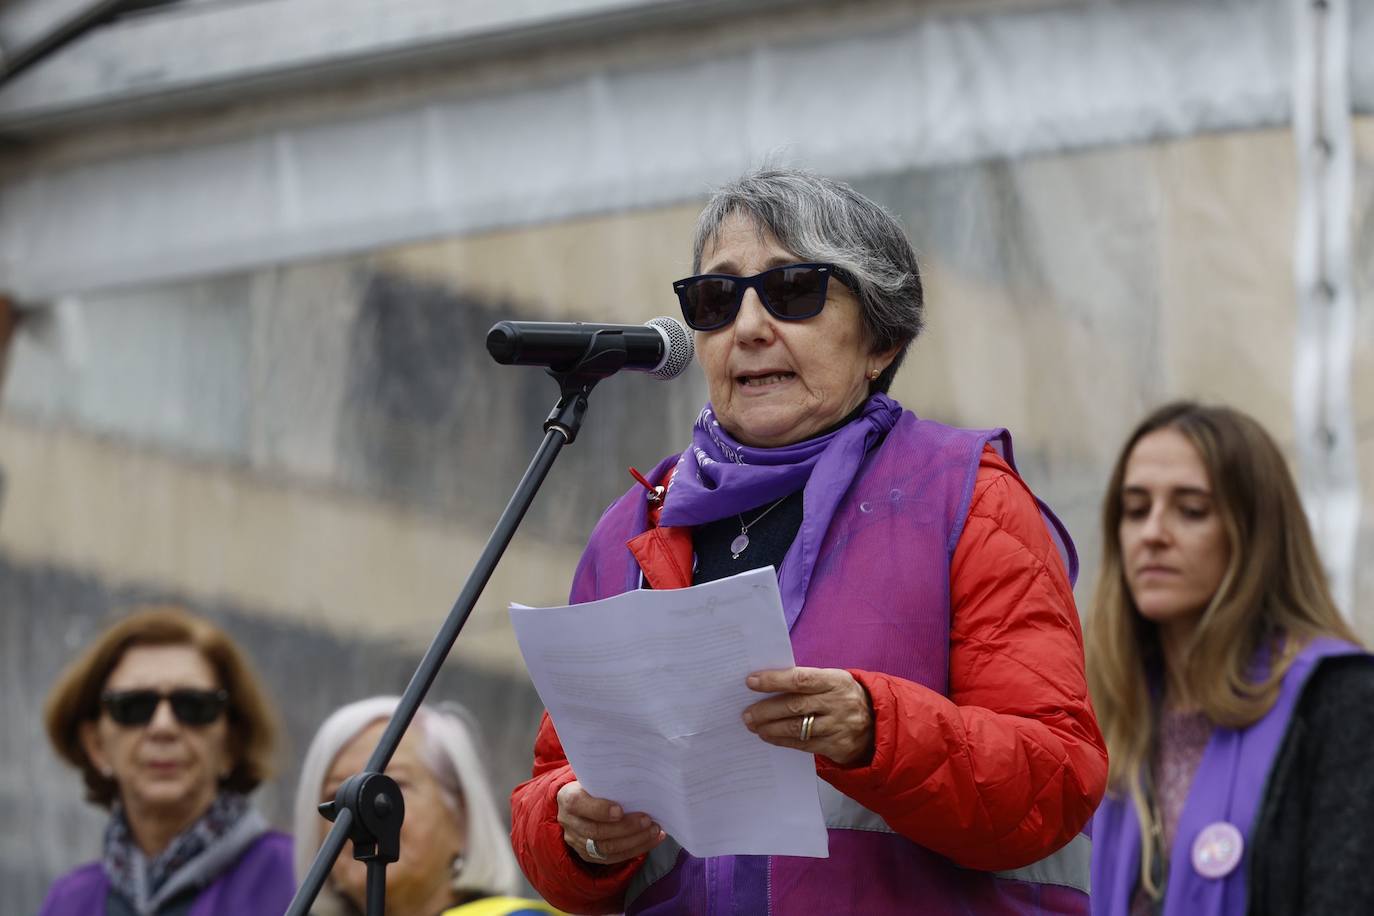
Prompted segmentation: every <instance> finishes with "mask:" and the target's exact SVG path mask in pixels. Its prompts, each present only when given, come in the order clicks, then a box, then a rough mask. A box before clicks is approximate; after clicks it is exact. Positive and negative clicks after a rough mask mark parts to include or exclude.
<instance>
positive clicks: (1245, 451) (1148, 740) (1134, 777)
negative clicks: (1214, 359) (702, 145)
mask: <svg viewBox="0 0 1374 916" xmlns="http://www.w3.org/2000/svg"><path fill="white" fill-rule="evenodd" d="M1163 429H1171V430H1174V431H1176V432H1178V433H1180V434H1181V435H1183V436H1184V437H1185V438H1186V439H1187V440H1188V441H1189V442H1190V443H1192V445H1193V447H1194V448H1195V449H1196V450H1197V453H1198V456H1199V457H1200V458H1201V459H1202V463H1203V465H1204V466H1205V467H1206V469H1207V476H1208V480H1209V481H1210V484H1211V487H1212V492H1213V499H1214V501H1215V504H1216V506H1217V510H1218V512H1219V513H1220V516H1221V520H1222V524H1223V527H1224V529H1225V531H1226V538H1227V541H1228V544H1229V546H1230V560H1229V562H1228V564H1227V568H1226V571H1225V573H1224V574H1223V576H1222V580H1221V584H1220V585H1219V586H1218V587H1217V590H1216V592H1215V594H1213V595H1212V599H1211V601H1210V602H1209V603H1208V605H1207V607H1206V608H1205V609H1204V610H1203V612H1202V616H1201V618H1200V619H1199V622H1198V625H1197V629H1196V631H1195V632H1194V634H1193V638H1192V641H1191V643H1190V644H1189V646H1188V649H1187V655H1186V660H1187V661H1186V664H1184V665H1183V667H1182V670H1181V671H1172V672H1170V674H1171V675H1172V676H1173V677H1175V678H1177V679H1178V680H1179V681H1180V682H1181V683H1182V684H1183V685H1184V687H1185V688H1186V691H1187V695H1188V697H1189V698H1190V699H1191V700H1193V701H1194V702H1196V703H1197V705H1198V707H1199V708H1200V709H1201V711H1202V712H1203V713H1205V714H1206V716H1207V718H1208V719H1210V720H1211V721H1212V722H1213V723H1215V724H1216V725H1220V726H1225V727H1229V728H1244V727H1246V726H1249V725H1252V724H1253V723H1255V722H1256V721H1258V720H1259V719H1260V718H1262V717H1263V716H1264V715H1265V713H1267V712H1268V711H1269V709H1270V707H1271V706H1272V705H1273V704H1274V701H1275V699H1276V698H1277V696H1278V690H1279V685H1280V682H1281V681H1282V679H1283V675H1284V673H1285V672H1286V671H1287V670H1288V665H1289V664H1290V663H1291V662H1292V660H1293V657H1294V655H1296V653H1297V651H1298V650H1299V649H1301V648H1302V646H1303V645H1305V644H1306V643H1307V642H1308V641H1309V640H1310V639H1312V638H1313V637H1316V636H1333V637H1336V638H1338V639H1343V640H1346V641H1348V642H1352V643H1358V641H1359V640H1358V639H1357V637H1356V636H1355V634H1354V633H1353V632H1352V631H1351V630H1350V627H1349V626H1347V624H1346V622H1345V620H1344V619H1343V618H1342V617H1341V615H1340V612H1339V611H1338V610H1337V609H1336V605H1335V602H1334V601H1333V600H1332V598H1331V592H1330V590H1329V588H1328V586H1327V582H1326V574H1325V572H1324V571H1323V569H1322V565H1321V560H1320V558H1319V557H1318V555H1317V549H1316V546H1315V544H1314V543H1313V540H1312V533H1311V530H1310V528H1309V527H1308V524H1307V516H1306V515H1305V514H1304V512H1303V508H1302V502H1301V500H1300V499H1299V497H1298V492H1297V488H1296V487H1295V486H1294V484H1293V478H1292V476H1291V475H1290V474H1289V472H1288V466H1287V464H1286V463H1285V461H1284V458H1283V455H1282V453H1281V452H1280V451H1279V449H1278V446H1277V445H1275V443H1274V440H1273V439H1272V438H1271V437H1270V436H1269V434H1268V433H1267V432H1265V430H1264V427H1262V426H1260V424H1259V423H1258V422H1256V421H1255V420H1254V419H1252V418H1251V417H1249V416H1247V415H1246V414H1244V413H1241V412H1240V411H1238V410H1234V409H1232V408H1229V407H1213V406H1204V405H1199V404H1195V403H1192V402H1188V401H1177V402H1174V403H1171V404H1166V405H1165V406H1163V407H1160V408H1159V409H1158V410H1156V411H1154V412H1153V413H1151V414H1150V415H1149V416H1148V417H1146V418H1145V419H1144V420H1143V421H1141V423H1140V425H1139V426H1137V427H1136V429H1135V431H1134V432H1132V433H1131V435H1130V437H1129V438H1128V439H1127V440H1126V444H1125V446H1124V447H1123V448H1122V449H1121V454H1120V455H1119V456H1118V458H1117V461H1116V465H1115V467H1114V468H1113V469H1112V476H1111V481H1110V483H1109V484H1108V486H1107V493H1106V496H1105V497H1104V499H1103V503H1102V566H1101V572H1100V575H1099V577H1098V581H1097V594H1096V597H1095V600H1094V602H1093V611H1092V614H1091V615H1090V616H1089V619H1088V621H1087V625H1086V628H1085V633H1084V639H1085V645H1086V649H1087V662H1088V684H1089V688H1090V689H1091V691H1092V699H1093V707H1094V708H1095V710H1096V712H1097V721H1098V723H1099V724H1100V725H1101V727H1102V734H1103V736H1104V737H1105V738H1106V741H1107V757H1108V761H1109V762H1108V772H1107V785H1108V791H1111V792H1118V793H1120V792H1125V793H1127V794H1129V795H1130V797H1131V800H1132V803H1133V804H1134V807H1135V810H1136V814H1137V816H1138V817H1139V819H1140V825H1141V835H1142V837H1145V838H1148V837H1150V836H1151V835H1152V834H1153V832H1154V830H1155V829H1156V828H1157V827H1158V823H1157V821H1158V816H1157V814H1156V813H1155V812H1154V811H1153V810H1151V807H1150V805H1149V803H1148V801H1147V799H1146V795H1145V791H1144V787H1143V785H1142V773H1143V770H1144V767H1145V765H1146V761H1147V760H1148V759H1149V756H1150V754H1151V753H1152V751H1153V749H1154V746H1155V741H1156V737H1157V735H1156V732H1157V729H1158V718H1157V715H1156V703H1155V699H1154V697H1153V696H1152V691H1151V676H1152V673H1153V674H1156V675H1158V674H1161V673H1162V666H1163V658H1162V656H1161V653H1160V647H1159V638H1158V634H1157V632H1156V629H1155V626H1154V624H1152V623H1150V622H1149V621H1147V620H1146V619H1145V618H1144V617H1142V616H1141V615H1140V613H1139V611H1138V610H1137V608H1136V606H1135V601H1134V600H1133V599H1132V597H1131V593H1130V589H1129V588H1128V587H1127V584H1126V576H1125V570H1124V567H1123V563H1122V556H1121V540H1120V530H1121V518H1122V499H1121V497H1122V486H1123V483H1124V479H1125V474H1126V464H1127V462H1128V461H1129V459H1130V456H1131V452H1132V451H1133V450H1134V449H1135V446H1136V444H1137V443H1138V442H1139V441H1140V440H1141V439H1143V438H1144V437H1145V436H1147V435H1149V434H1150V433H1153V432H1157V431H1159V430H1163ZM1261 647H1267V648H1268V649H1269V650H1270V652H1271V653H1272V655H1271V658H1272V659H1273V663H1272V665H1271V666H1270V668H1269V671H1268V672H1267V674H1266V675H1264V676H1263V677H1261V678H1259V679H1255V677H1254V673H1255V672H1254V670H1253V668H1252V663H1253V662H1254V659H1255V655H1256V653H1257V652H1258V651H1259V650H1260V649H1261ZM1166 854H1167V853H1166ZM1153 859H1154V847H1153V844H1151V843H1149V842H1144V843H1142V844H1141V863H1140V867H1141V883H1142V885H1143V886H1144V887H1145V888H1146V889H1147V890H1149V891H1150V892H1151V893H1152V894H1155V895H1158V893H1159V891H1160V888H1158V887H1156V886H1155V884H1156V883H1155V881H1154V880H1153V877H1152V874H1151V872H1152V868H1153V864H1154V863H1153Z"/></svg>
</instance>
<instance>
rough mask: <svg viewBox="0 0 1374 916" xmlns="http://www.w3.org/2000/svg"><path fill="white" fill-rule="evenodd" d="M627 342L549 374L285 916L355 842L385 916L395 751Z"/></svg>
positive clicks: (298, 914) (395, 849)
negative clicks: (517, 450) (511, 461)
mask: <svg viewBox="0 0 1374 916" xmlns="http://www.w3.org/2000/svg"><path fill="white" fill-rule="evenodd" d="M625 359H626V351H625V341H624V338H623V336H622V335H619V334H596V335H595V336H594V337H593V338H592V341H591V343H590V344H588V346H587V351H586V352H585V353H583V354H582V356H581V357H580V358H579V359H578V360H577V362H576V363H574V364H572V365H570V366H568V367H567V368H551V369H549V370H548V373H549V375H551V376H553V377H554V378H555V379H556V380H557V381H558V387H559V392H560V394H559V398H558V402H557V403H556V404H555V405H554V407H553V411H552V412H551V413H550V414H549V418H548V419H547V420H545V421H544V441H543V442H542V443H541V444H540V445H539V448H538V449H537V450H536V451H535V453H534V458H533V460H531V461H530V465H529V467H528V468H526V469H525V476H524V477H522V478H520V483H519V484H518V485H517V486H516V488H515V493H514V494H513V495H512V496H511V498H510V502H509V503H507V504H506V508H505V511H503V512H502V513H501V518H500V519H499V520H498V521H497V522H496V528H495V529H494V530H493V531H492V533H491V537H490V538H488V539H487V546H486V547H485V548H484V549H483V551H482V555H481V557H479V558H478V560H477V565H476V566H474V567H473V569H472V572H471V573H470V574H469V575H468V580H467V583H466V584H465V585H464V586H463V591H462V593H461V594H459V595H458V598H457V600H456V601H454V603H453V607H452V609H450V610H449V612H448V618H447V619H446V620H445V621H444V624H443V626H441V627H440V628H439V632H438V633H437V634H435V637H434V641H433V642H431V643H430V645H429V649H428V650H427V651H426V652H425V657H424V658H423V659H422V660H421V661H420V665H419V667H418V668H416V669H415V674H414V675H412V676H411V678H410V683H409V684H408V685H407V686H406V689H405V693H404V694H402V695H401V699H400V702H399V703H398V704H397V705H396V711H395V712H394V713H393V714H392V716H391V720H390V721H389V722H387V725H386V730H385V731H384V732H382V737H381V738H380V739H378V741H377V747H376V748H374V749H373V751H372V756H371V757H369V758H368V761H367V768H366V769H365V770H364V771H363V772H362V773H358V774H357V775H354V776H350V777H349V778H348V779H347V780H345V781H344V783H343V785H341V786H339V791H338V793H337V794H336V795H335V796H334V800H333V801H332V802H325V803H324V804H322V805H320V814H322V815H324V816H325V817H326V818H328V819H329V820H331V821H333V822H334V826H333V827H332V828H330V830H329V834H328V836H326V837H325V840H324V843H323V844H322V845H321V846H320V851H319V852H318V853H317V854H316V855H315V861H314V862H312V863H311V865H310V871H309V872H308V873H306V875H305V878H304V879H303V880H302V881H301V886H300V888H298V889H297V891H296V896H295V897H293V898H292V900H291V906H290V907H289V908H288V909H287V911H286V916H307V914H308V913H309V912H310V907H311V905H312V904H313V903H314V902H315V898H316V897H317V896H319V893H320V889H321V888H323V887H324V882H325V879H326V878H328V877H329V872H330V871H331V870H333V868H334V860H335V859H337V858H338V857H339V853H340V852H342V851H343V845H344V843H345V842H347V841H348V840H352V841H353V857H354V858H355V859H358V860H359V861H362V862H366V863H367V916H385V913H386V866H387V865H388V864H389V863H391V862H395V861H397V859H399V858H400V846H401V821H402V819H403V818H404V817H405V800H404V799H403V798H402V797H401V790H400V787H399V786H397V785H396V783H395V781H393V780H392V779H391V778H390V777H389V776H386V775H385V774H384V773H383V771H384V770H385V769H386V765H387V764H388V763H389V762H390V761H391V756H392V755H393V754H394V753H396V747H397V745H399V744H400V743H401V736H403V735H404V734H405V731H406V729H407V728H408V727H409V726H410V722H411V720H412V719H413V718H415V713H416V712H417V711H418V710H419V709H420V704H421V703H422V702H424V698H425V694H427V693H428V692H429V688H430V687H431V686H432V685H433V683H434V679H435V678H436V677H437V676H438V674H439V669H440V667H442V666H443V664H444V659H446V658H447V657H448V653H449V651H450V650H451V649H452V648H453V643H454V642H455V641H456V640H457V639H458V633H459V632H460V631H461V630H462V629H463V624H465V623H466V622H467V619H468V615H469V614H471V613H472V608H473V606H474V605H476V604H477V599H478V597H480V596H481V594H482V589H483V588H485V587H486V584H487V582H488V580H490V579H491V574H492V573H493V572H494V571H495V570H496V564H497V563H498V562H499V561H500V559H501V555H502V554H503V553H504V552H505V550H506V546H507V545H509V544H510V541H511V538H512V537H514V536H515V529H516V528H518V527H519V525H520V522H521V520H522V519H523V518H524V517H525V512H526V511H527V510H528V509H529V507H530V503H532V502H533V501H534V495H535V493H537V492H538V491H539V487H540V485H541V484H542V483H543V482H544V478H545V477H546V476H547V475H548V473H549V469H550V468H551V467H553V462H554V459H555V458H557V457H558V453H559V451H560V450H561V449H562V448H563V446H564V445H567V444H569V443H571V442H572V441H573V440H574V439H576V438H577V431H578V430H579V429H580V428H581V426H582V418H583V416H584V415H585V414H586V412H587V398H588V396H589V395H590V394H591V390H592V388H593V387H594V386H595V385H596V383H597V382H599V381H601V380H602V379H604V378H607V377H609V376H611V375H614V374H615V373H616V372H617V371H619V370H620V368H621V367H622V366H624V365H625Z"/></svg>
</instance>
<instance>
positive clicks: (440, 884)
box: [295, 697, 557, 916]
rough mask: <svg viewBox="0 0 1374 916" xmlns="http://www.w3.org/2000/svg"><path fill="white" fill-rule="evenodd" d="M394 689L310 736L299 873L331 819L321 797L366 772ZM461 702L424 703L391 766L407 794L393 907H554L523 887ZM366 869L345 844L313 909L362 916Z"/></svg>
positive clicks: (418, 912)
mask: <svg viewBox="0 0 1374 916" xmlns="http://www.w3.org/2000/svg"><path fill="white" fill-rule="evenodd" d="M396 703H397V698H396V697H374V698H372V699H368V700H359V701H358V702H356V703H350V704H349V705H347V706H344V707H342V708H341V709H339V710H337V711H335V712H334V713H333V714H332V715H331V716H330V717H329V718H328V719H326V720H325V721H324V723H323V724H322V725H321V726H320V728H319V731H317V732H316V733H315V737H314V739H313V740H312V741H311V742H310V749H309V750H308V751H307V752H306V755H305V762H304V763H303V764H302V768H301V779H300V786H299V788H298V789H297V792H296V810H295V829H296V849H295V857H296V875H297V877H298V879H299V878H300V877H303V876H304V875H305V873H306V872H307V871H309V869H310V863H311V862H312V861H313V860H314V858H315V854H316V852H318V851H319V847H320V844H321V843H322V842H323V840H324V837H325V835H326V834H327V833H328V832H329V827H330V824H329V823H328V822H327V821H326V820H324V818H322V817H321V816H320V814H319V811H318V805H319V804H320V802H323V801H329V800H331V799H333V798H334V794H335V793H336V792H337V791H338V788H339V785H340V783H342V782H343V781H344V780H345V779H347V778H348V777H350V776H352V775H354V774H355V773H360V772H362V770H363V769H364V768H365V766H366V764H367V759H368V757H369V756H371V754H372V750H373V748H374V747H376V745H377V740H378V739H379V738H380V737H381V734H382V731H383V729H384V728H385V727H386V723H387V720H388V719H389V718H390V716H391V714H392V713H393V712H394V711H395V709H396ZM474 731H475V729H474V726H473V725H472V723H471V719H470V717H469V716H468V715H467V713H466V711H465V710H463V709H462V708H461V707H459V706H457V704H447V703H446V704H443V705H441V706H438V707H434V706H422V707H421V708H420V711H419V713H418V714H417V715H416V716H415V720H414V722H412V723H411V726H410V729H409V730H408V731H407V732H406V735H405V737H404V738H402V739H401V743H400V746H399V747H398V748H397V750H396V753H395V755H394V756H393V757H392V758H391V763H390V764H389V765H388V766H387V770H386V772H387V775H389V776H390V777H391V778H392V779H394V780H396V782H397V784H398V785H399V786H400V787H401V794H402V795H403V796H404V798H405V820H404V822H403V823H402V826H401V858H400V861H398V862H395V863H393V864H391V865H390V866H388V867H387V880H386V903H387V912H388V913H395V914H403V916H536V914H540V916H542V914H548V913H556V912H557V910H554V909H553V908H552V907H550V906H548V905H547V904H545V903H543V902H542V901H534V900H523V899H519V898H517V897H516V896H515V894H517V893H518V891H519V887H520V877H519V874H520V873H519V870H518V869H517V867H516V864H515V856H514V855H512V853H511V849H510V843H509V840H508V839H507V834H506V826H505V824H504V823H503V822H502V820H501V816H500V815H499V814H498V813H497V808H496V802H495V798H494V796H493V794H492V789H491V783H490V781H489V780H488V779H487V775H486V768H485V767H484V766H483V765H482V761H481V757H480V755H479V754H478V751H477V742H476V740H475V739H474ZM366 899H367V870H366V866H364V864H363V863H362V862H358V861H356V860H355V859H354V858H353V850H352V847H351V846H345V848H344V851H343V853H342V854H341V855H340V856H339V858H338V860H337V862H336V863H335V865H334V870H333V871H332V872H331V873H330V876H329V880H328V882H327V883H326V884H325V886H324V888H323V889H322V890H321V891H320V896H319V899H318V900H317V901H316V904H315V907H314V909H313V910H312V912H313V913H315V914H316V916H361V914H363V913H364V912H365V905H366Z"/></svg>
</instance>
